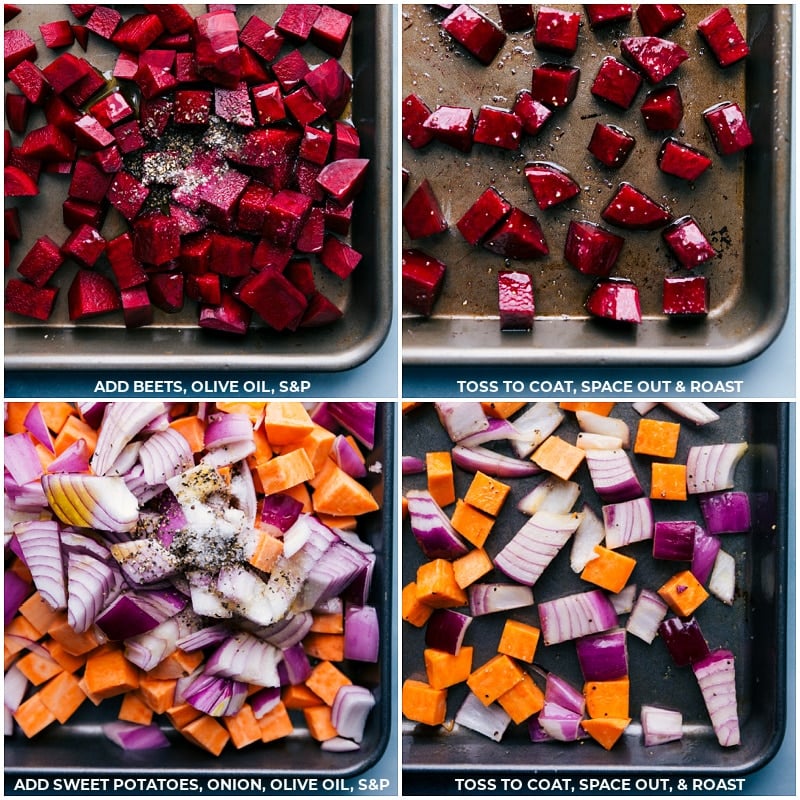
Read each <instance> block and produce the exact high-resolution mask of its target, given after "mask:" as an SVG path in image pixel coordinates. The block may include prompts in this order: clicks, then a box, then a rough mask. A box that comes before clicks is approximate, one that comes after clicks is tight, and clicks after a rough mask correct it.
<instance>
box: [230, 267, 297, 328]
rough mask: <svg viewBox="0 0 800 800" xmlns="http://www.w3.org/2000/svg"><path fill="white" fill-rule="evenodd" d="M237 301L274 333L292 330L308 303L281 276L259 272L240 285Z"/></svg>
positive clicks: (290, 283)
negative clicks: (256, 315)
mask: <svg viewBox="0 0 800 800" xmlns="http://www.w3.org/2000/svg"><path fill="white" fill-rule="evenodd" d="M239 299H240V300H241V301H242V302H243V303H245V304H246V305H248V306H249V307H250V308H252V309H253V311H255V312H256V314H258V315H259V316H260V317H261V318H262V319H263V320H264V322H266V323H267V325H269V326H270V327H271V328H274V329H275V330H276V331H282V330H286V329H288V330H295V329H296V328H297V326H298V325H299V324H300V321H301V320H302V318H303V314H304V313H305V310H306V306H307V305H308V301H307V300H306V298H305V295H304V294H303V293H302V292H301V291H300V290H299V289H297V288H296V287H295V286H294V285H293V284H292V282H291V281H290V280H289V279H288V278H287V277H286V276H285V275H283V274H282V273H280V272H277V271H275V270H267V269H264V270H261V272H257V273H256V274H255V275H252V276H251V277H249V278H247V279H246V280H245V281H244V283H242V286H241V290H240V292H239Z"/></svg>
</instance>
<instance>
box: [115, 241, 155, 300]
mask: <svg viewBox="0 0 800 800" xmlns="http://www.w3.org/2000/svg"><path fill="white" fill-rule="evenodd" d="M106 258H108V263H109V264H111V271H112V272H113V273H114V278H115V279H116V281H117V286H119V288H120V289H122V290H125V289H133V287H134V286H141V285H142V284H145V283H147V273H146V272H145V271H144V268H143V267H142V265H141V263H140V262H139V261H138V260H137V258H136V256H134V254H133V240H132V239H131V235H130V234H129V233H123V234H120V235H119V236H117V237H115V238H114V239H111V241H110V242H108V244H107V245H106Z"/></svg>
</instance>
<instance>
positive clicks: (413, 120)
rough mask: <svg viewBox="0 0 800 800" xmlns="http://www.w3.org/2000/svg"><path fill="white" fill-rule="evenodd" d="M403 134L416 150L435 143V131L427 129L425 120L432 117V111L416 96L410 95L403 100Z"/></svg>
mask: <svg viewBox="0 0 800 800" xmlns="http://www.w3.org/2000/svg"><path fill="white" fill-rule="evenodd" d="M402 112H403V121H402V134H403V139H405V140H406V141H407V142H408V143H409V144H410V145H411V146H412V147H413V148H414V149H415V150H418V149H419V148H420V147H425V145H426V144H430V142H431V141H433V131H432V130H431V129H430V128H426V127H425V120H427V119H428V117H430V115H431V110H430V108H428V106H427V105H426V104H425V102H424V101H423V100H422V99H420V98H419V97H418V96H417V95H416V94H409V95H408V96H406V97H405V98H404V99H403V105H402Z"/></svg>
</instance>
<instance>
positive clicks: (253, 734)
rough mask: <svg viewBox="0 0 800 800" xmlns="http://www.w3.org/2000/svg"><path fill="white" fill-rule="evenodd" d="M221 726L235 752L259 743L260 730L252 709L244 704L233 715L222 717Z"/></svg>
mask: <svg viewBox="0 0 800 800" xmlns="http://www.w3.org/2000/svg"><path fill="white" fill-rule="evenodd" d="M222 722H223V724H224V725H225V727H226V728H227V729H228V733H229V734H230V735H231V742H233V746H234V747H235V748H236V749H237V750H241V749H242V748H243V747H247V745H249V744H253V742H259V741H261V728H260V727H259V725H258V720H257V719H256V717H255V714H254V713H253V709H252V708H251V706H249V705H248V704H247V703H245V704H244V705H243V706H242V707H241V708H240V709H239V710H238V711H237V712H236V713H235V714H232V715H231V716H228V717H223V719H222Z"/></svg>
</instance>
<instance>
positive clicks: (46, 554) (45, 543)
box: [14, 520, 67, 608]
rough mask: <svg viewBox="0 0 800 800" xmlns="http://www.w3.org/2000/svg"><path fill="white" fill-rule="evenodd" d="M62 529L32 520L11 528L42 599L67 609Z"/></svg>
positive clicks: (52, 524)
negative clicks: (60, 534)
mask: <svg viewBox="0 0 800 800" xmlns="http://www.w3.org/2000/svg"><path fill="white" fill-rule="evenodd" d="M60 529H61V526H60V525H59V523H58V522H56V521H55V520H31V521H30V522H18V523H17V524H16V525H15V526H14V537H15V539H16V542H17V544H18V545H19V548H20V550H21V552H22V556H23V560H24V561H25V564H26V565H27V567H28V569H29V570H30V572H31V577H32V578H33V582H34V584H35V586H36V588H37V589H38V590H39V594H41V596H42V599H43V600H44V601H45V602H46V603H47V604H48V605H49V606H50V607H51V608H66V605H67V589H66V586H67V582H66V574H65V565H64V559H63V556H62V553H61V538H60V536H59V532H60Z"/></svg>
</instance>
